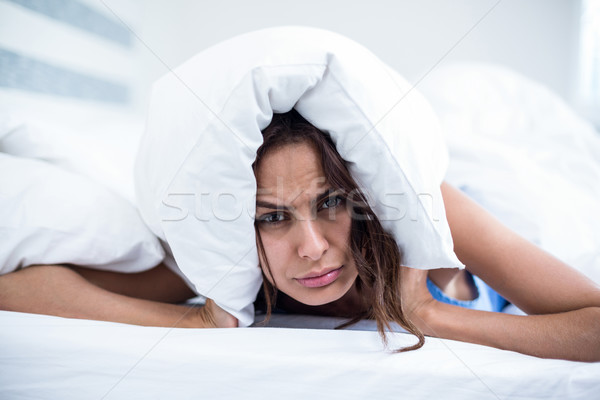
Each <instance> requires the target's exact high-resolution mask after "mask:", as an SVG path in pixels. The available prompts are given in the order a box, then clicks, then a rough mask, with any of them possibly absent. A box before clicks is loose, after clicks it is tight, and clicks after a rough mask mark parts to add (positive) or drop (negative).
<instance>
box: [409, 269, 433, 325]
mask: <svg viewBox="0 0 600 400" xmlns="http://www.w3.org/2000/svg"><path fill="white" fill-rule="evenodd" d="M400 268H401V276H400V279H401V280H400V293H401V295H402V311H403V312H404V314H405V315H406V316H407V317H408V319H410V320H411V321H412V323H413V324H415V325H416V326H417V328H419V329H420V330H421V332H423V333H424V334H425V335H428V336H432V335H434V333H433V332H432V329H431V328H430V326H429V325H428V323H427V321H428V320H429V319H430V318H431V317H432V311H433V309H434V308H435V306H436V303H437V301H436V300H435V299H434V298H433V297H432V296H431V293H429V289H427V273H428V272H427V270H420V269H415V268H409V267H400Z"/></svg>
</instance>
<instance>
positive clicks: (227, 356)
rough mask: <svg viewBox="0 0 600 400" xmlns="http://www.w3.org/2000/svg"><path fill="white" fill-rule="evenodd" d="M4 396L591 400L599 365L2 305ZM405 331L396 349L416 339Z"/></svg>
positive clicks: (359, 336) (599, 387) (358, 335)
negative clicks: (139, 322) (81, 316)
mask: <svg viewBox="0 0 600 400" xmlns="http://www.w3.org/2000/svg"><path fill="white" fill-rule="evenodd" d="M0 325H1V326H2V329H0V398H2V399H30V398H31V399H33V398H35V399H63V400H68V399H77V400H79V399H125V398H127V399H131V398H143V399H162V398H177V399H181V398H194V399H197V398H203V399H216V398H243V399H260V400H264V399H265V398H285V399H302V400H305V399H308V398H340V399H387V398H390V399H391V398H394V399H397V398H411V399H421V398H423V399H425V398H427V399H430V398H451V399H477V400H480V399H542V398H544V399H586V400H588V399H593V398H597V396H598V393H600V363H579V362H569V361H561V360H544V359H539V358H535V357H530V356H524V355H521V354H518V353H514V352H510V351H502V350H497V349H493V348H489V347H485V346H479V345H473V344H468V343H461V342H456V341H451V340H441V339H434V338H429V339H427V342H426V345H425V347H424V348H422V349H420V350H418V351H412V352H408V353H402V354H392V353H390V352H386V351H384V350H382V345H381V342H380V340H379V337H378V334H377V333H376V332H372V331H357V330H338V331H333V330H325V329H289V328H239V329H169V328H150V327H139V326H132V325H125V324H117V323H109V322H98V321H89V320H76V319H65V318H59V317H51V316H43V315H33V314H23V313H14V312H0ZM413 340H414V339H413V337H412V336H410V335H407V334H403V333H398V334H396V335H394V336H393V337H391V340H390V345H391V346H392V347H398V346H403V345H407V344H410V343H412V342H413Z"/></svg>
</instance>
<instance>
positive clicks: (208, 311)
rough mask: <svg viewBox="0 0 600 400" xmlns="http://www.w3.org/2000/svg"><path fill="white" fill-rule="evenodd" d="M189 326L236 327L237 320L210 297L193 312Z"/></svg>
mask: <svg viewBox="0 0 600 400" xmlns="http://www.w3.org/2000/svg"><path fill="white" fill-rule="evenodd" d="M188 326H189V327H191V328H237V326H238V320H237V318H235V317H234V316H233V315H231V314H229V313H228V312H227V311H225V310H223V309H222V308H221V307H219V306H218V305H217V303H215V302H214V301H212V300H211V299H206V304H205V305H204V306H203V307H201V308H199V309H198V312H197V313H195V316H194V317H193V321H192V324H191V325H188Z"/></svg>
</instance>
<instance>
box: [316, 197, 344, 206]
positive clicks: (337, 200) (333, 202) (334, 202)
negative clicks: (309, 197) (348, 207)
mask: <svg viewBox="0 0 600 400" xmlns="http://www.w3.org/2000/svg"><path fill="white" fill-rule="evenodd" d="M342 201H343V199H342V198H341V197H340V196H333V197H329V198H328V199H326V200H325V201H324V202H323V205H322V206H321V208H335V207H337V206H339V205H340V204H342Z"/></svg>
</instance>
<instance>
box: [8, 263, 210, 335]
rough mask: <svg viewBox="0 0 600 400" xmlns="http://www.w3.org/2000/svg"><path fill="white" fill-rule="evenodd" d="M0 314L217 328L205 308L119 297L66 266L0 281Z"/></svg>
mask: <svg viewBox="0 0 600 400" xmlns="http://www.w3.org/2000/svg"><path fill="white" fill-rule="evenodd" d="M0 309H2V310H6V311H20V312H27V313H34V314H46V315H55V316H60V317H67V318H81V319H93V320H102V321H112V322H121V323H127V324H134V325H144V326H164V327H180V328H209V327H215V321H214V319H212V318H210V315H207V313H206V310H204V309H203V308H192V307H187V306H182V305H175V304H167V303H161V302H156V301H150V300H143V299H137V298H133V297H128V296H124V295H121V294H116V293H113V292H110V291H107V290H105V289H102V288H101V287H98V286H96V285H94V284H92V283H90V282H88V281H87V280H86V279H85V278H83V277H82V276H81V275H79V274H78V273H77V272H75V271H73V270H71V269H69V268H67V267H63V266H54V265H46V266H35V267H28V268H25V269H22V270H20V271H17V272H13V273H10V274H7V275H3V276H0Z"/></svg>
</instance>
